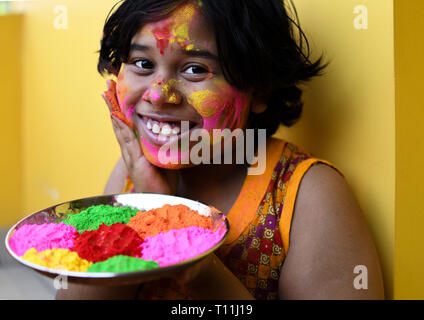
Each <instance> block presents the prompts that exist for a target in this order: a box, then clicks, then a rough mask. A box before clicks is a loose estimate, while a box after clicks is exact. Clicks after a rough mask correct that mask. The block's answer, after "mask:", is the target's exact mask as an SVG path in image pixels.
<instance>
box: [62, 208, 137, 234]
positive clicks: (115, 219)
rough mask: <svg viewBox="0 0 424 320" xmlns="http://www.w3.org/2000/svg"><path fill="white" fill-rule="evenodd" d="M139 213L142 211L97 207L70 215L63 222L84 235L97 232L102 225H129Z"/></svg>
mask: <svg viewBox="0 0 424 320" xmlns="http://www.w3.org/2000/svg"><path fill="white" fill-rule="evenodd" d="M138 211H140V210H138V209H131V208H130V207H113V206H109V205H97V206H91V207H89V208H87V209H85V210H83V211H81V212H80V213H77V214H74V215H70V216H68V217H67V218H66V219H65V220H64V221H62V222H63V223H65V224H68V225H71V226H73V227H74V228H75V229H77V230H78V232H79V233H82V232H84V231H87V230H97V229H98V228H99V226H100V225H101V224H102V223H104V224H105V225H107V226H110V225H112V224H114V223H122V224H127V223H128V222H129V221H130V218H131V217H133V216H135V215H136V214H137V212H138Z"/></svg>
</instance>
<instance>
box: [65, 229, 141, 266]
mask: <svg viewBox="0 0 424 320" xmlns="http://www.w3.org/2000/svg"><path fill="white" fill-rule="evenodd" d="M142 243H143V240H142V239H141V238H140V237H139V236H138V235H137V233H136V232H135V231H134V230H133V229H131V228H130V227H128V226H126V225H125V224H122V223H114V224H112V225H111V226H107V225H105V224H101V225H100V227H99V228H98V229H97V230H93V231H84V232H83V233H82V234H80V235H79V236H78V237H77V238H76V239H75V244H74V248H73V250H74V251H76V252H77V253H78V255H79V256H80V257H81V258H83V259H86V260H88V261H91V262H99V261H104V260H106V259H108V258H110V257H113V256H115V255H124V256H133V257H140V256H141V244H142Z"/></svg>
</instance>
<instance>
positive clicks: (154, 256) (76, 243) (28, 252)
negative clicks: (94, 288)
mask: <svg viewBox="0 0 424 320" xmlns="http://www.w3.org/2000/svg"><path fill="white" fill-rule="evenodd" d="M229 228H230V226H229V223H228V220H227V219H226V217H225V215H224V214H223V213H221V212H218V210H216V209H214V208H212V207H209V206H207V205H205V204H202V203H200V202H197V201H193V200H190V199H185V198H181V197H175V196H167V195H160V194H141V193H133V194H116V195H105V196H98V197H91V198H84V199H78V200H74V201H69V202H64V203H61V204H58V205H55V206H52V207H49V208H46V209H44V210H40V211H38V212H35V213H33V214H31V215H29V216H27V217H26V218H24V219H22V220H20V221H19V222H17V223H16V224H15V225H14V226H13V227H12V228H10V230H9V232H8V233H7V235H6V239H5V244H6V248H7V250H8V252H9V254H10V255H11V256H12V257H13V258H14V259H16V260H17V261H18V262H20V263H21V264H23V265H25V266H26V267H29V268H31V269H33V270H35V271H37V272H39V273H41V274H43V275H46V276H48V277H51V278H55V277H57V276H59V275H60V276H62V277H63V276H66V277H68V280H69V281H72V282H79V283H86V284H97V285H124V284H133V283H141V282H146V281H149V280H154V279H158V278H162V277H169V276H171V275H172V274H173V273H176V272H180V271H182V270H184V269H185V268H188V267H189V266H192V265H193V264H195V263H198V262H199V261H201V260H202V259H203V258H205V257H206V256H208V255H209V254H211V253H212V252H214V251H215V250H217V249H218V248H219V247H220V246H221V245H222V244H223V243H224V241H225V239H226V238H227V236H228V232H229Z"/></svg>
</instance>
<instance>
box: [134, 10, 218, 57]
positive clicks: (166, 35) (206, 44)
mask: <svg viewBox="0 0 424 320" xmlns="http://www.w3.org/2000/svg"><path fill="white" fill-rule="evenodd" d="M131 42H132V43H140V44H141V43H145V42H147V43H149V42H156V47H157V48H159V49H160V50H161V53H162V54H163V53H164V52H165V50H166V49H167V47H168V46H179V47H180V48H181V49H182V50H187V51H190V50H196V49H199V48H203V49H205V48H206V49H208V50H210V51H212V52H215V51H216V50H215V49H216V44H215V36H214V33H213V30H212V28H211V27H210V25H209V24H208V23H207V22H206V19H205V17H204V15H203V13H202V10H201V7H200V6H199V5H198V4H196V3H194V2H193V3H192V2H190V3H187V4H183V5H181V6H179V7H178V8H177V9H175V10H174V11H173V12H172V13H171V15H170V16H169V17H167V18H165V19H162V20H159V21H157V22H152V23H148V24H146V25H145V26H143V27H142V28H141V30H140V31H139V32H138V33H137V34H136V35H135V36H134V37H133V39H132V41H131Z"/></svg>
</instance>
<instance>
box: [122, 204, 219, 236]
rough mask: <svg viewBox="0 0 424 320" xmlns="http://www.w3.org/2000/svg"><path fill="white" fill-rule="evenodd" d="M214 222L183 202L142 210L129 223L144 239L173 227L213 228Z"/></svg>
mask: <svg viewBox="0 0 424 320" xmlns="http://www.w3.org/2000/svg"><path fill="white" fill-rule="evenodd" d="M212 224H213V220H212V218H211V217H207V216H202V215H200V214H198V213H197V212H196V211H194V210H191V209H190V208H189V207H187V206H185V205H182V204H178V205H169V204H166V205H164V206H163V207H161V208H158V209H152V210H149V211H145V212H141V211H140V212H138V213H137V214H136V215H135V216H134V217H132V218H131V219H130V222H128V223H127V225H128V226H129V227H131V228H133V229H134V230H135V231H137V233H138V235H139V236H140V237H141V238H142V239H144V238H145V237H150V236H155V235H157V234H158V233H160V232H168V231H170V230H171V229H183V228H188V227H190V226H196V227H201V228H205V229H211V228H212Z"/></svg>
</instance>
